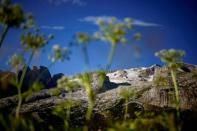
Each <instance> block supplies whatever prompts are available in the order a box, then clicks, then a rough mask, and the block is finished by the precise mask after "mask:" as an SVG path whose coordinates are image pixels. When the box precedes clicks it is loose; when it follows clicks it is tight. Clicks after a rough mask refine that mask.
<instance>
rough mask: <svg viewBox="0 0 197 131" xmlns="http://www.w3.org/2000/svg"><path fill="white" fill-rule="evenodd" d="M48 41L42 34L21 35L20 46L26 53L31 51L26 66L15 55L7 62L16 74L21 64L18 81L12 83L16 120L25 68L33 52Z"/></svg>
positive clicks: (21, 59) (20, 102)
mask: <svg viewBox="0 0 197 131" xmlns="http://www.w3.org/2000/svg"><path fill="white" fill-rule="evenodd" d="M50 39H51V38H50V37H46V36H44V35H42V34H39V32H36V33H32V32H30V33H27V34H23V35H22V36H21V44H22V45H23V47H24V49H25V50H26V51H28V50H31V54H30V56H29V59H28V62H27V64H23V61H24V60H23V58H22V56H19V55H16V54H14V55H13V56H12V57H11V59H10V60H9V62H8V63H9V64H10V65H11V67H12V68H15V69H16V71H17V72H18V68H19V66H20V65H22V64H23V67H22V68H23V70H22V75H21V77H20V79H19V80H17V79H16V80H17V81H16V82H15V83H14V84H15V86H16V87H17V91H18V104H17V107H16V114H15V115H16V118H19V112H20V107H21V104H22V94H21V87H22V84H23V81H24V78H25V74H26V71H27V67H28V66H29V65H30V63H31V61H32V59H33V56H34V54H35V52H36V51H38V50H39V49H40V48H42V47H44V46H45V45H46V44H47V43H48V42H49V40H50Z"/></svg>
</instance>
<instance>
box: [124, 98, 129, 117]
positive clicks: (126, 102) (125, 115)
mask: <svg viewBox="0 0 197 131" xmlns="http://www.w3.org/2000/svg"><path fill="white" fill-rule="evenodd" d="M125 104H126V105H125V114H124V120H126V119H127V114H128V99H127V98H126V99H125Z"/></svg>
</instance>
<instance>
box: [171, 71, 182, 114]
mask: <svg viewBox="0 0 197 131" xmlns="http://www.w3.org/2000/svg"><path fill="white" fill-rule="evenodd" d="M171 76H172V81H173V85H174V89H175V96H176V110H177V117H178V118H179V116H180V112H179V108H180V98H179V91H178V85H177V80H176V73H175V71H174V70H173V69H171Z"/></svg>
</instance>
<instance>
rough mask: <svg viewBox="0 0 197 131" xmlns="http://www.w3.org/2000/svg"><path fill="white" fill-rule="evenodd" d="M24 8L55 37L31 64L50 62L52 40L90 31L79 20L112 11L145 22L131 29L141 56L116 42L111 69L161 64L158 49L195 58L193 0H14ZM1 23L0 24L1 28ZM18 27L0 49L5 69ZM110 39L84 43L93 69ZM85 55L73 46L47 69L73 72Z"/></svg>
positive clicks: (196, 22) (195, 61)
mask: <svg viewBox="0 0 197 131" xmlns="http://www.w3.org/2000/svg"><path fill="white" fill-rule="evenodd" d="M13 2H16V3H20V4H21V5H22V6H23V8H24V10H25V11H27V12H32V14H33V15H34V16H35V18H36V21H37V24H38V25H39V26H40V27H41V30H42V31H43V32H45V33H46V34H51V33H52V34H54V35H55V39H54V40H52V41H51V42H50V43H49V45H48V46H47V47H46V48H44V49H43V51H42V53H40V54H39V55H38V56H39V57H38V56H36V57H35V58H34V60H33V63H32V65H36V66H39V65H45V66H47V65H49V64H50V62H49V60H47V57H48V53H49V52H50V51H51V47H52V45H53V44H56V43H58V44H60V45H61V46H68V44H69V42H70V41H71V40H72V37H73V36H74V34H75V33H76V32H79V31H85V32H89V33H91V32H94V31H96V30H97V26H95V25H94V24H92V23H88V22H84V21H83V22H82V21H80V20H81V19H83V20H84V18H87V17H99V16H115V17H117V18H118V19H123V18H124V17H131V18H134V19H135V20H138V21H139V22H144V23H146V24H147V26H142V25H140V24H139V25H136V27H135V28H134V31H136V32H141V34H142V40H141V41H140V42H137V43H135V44H138V45H139V46H140V49H141V57H140V58H138V59H136V58H135V57H134V53H133V49H132V48H131V44H128V45H119V46H118V48H117V50H116V54H115V58H114V61H113V64H112V69H123V68H131V67H139V66H150V65H152V64H156V63H158V64H161V62H160V60H159V59H158V58H156V57H155V56H154V52H155V51H158V50H160V49H169V48H175V49H183V50H185V51H186V53H187V55H186V57H185V58H184V61H185V62H187V63H192V64H197V59H196V56H197V46H196V44H197V39H196V34H197V15H196V12H197V2H196V0H13ZM0 29H1V28H0ZM20 33H21V31H20V30H16V29H12V30H10V32H9V33H8V36H7V38H6V40H5V42H4V44H3V47H2V48H1V49H0V69H7V68H8V66H7V65H6V61H7V59H8V57H9V56H10V55H12V54H13V53H15V52H20V51H21V50H20V41H19V39H20ZM109 47H110V44H108V43H103V42H92V43H90V45H89V47H88V53H89V58H90V68H91V70H95V69H99V68H101V67H104V65H105V64H106V62H107V55H108V51H109ZM84 69H85V68H84V58H83V54H82V51H81V49H80V48H79V47H74V48H72V54H71V59H70V60H69V61H65V62H63V63H57V64H56V65H55V66H53V67H52V68H51V69H50V71H51V72H52V74H55V73H59V72H62V73H64V74H67V75H73V74H76V73H79V72H83V71H84Z"/></svg>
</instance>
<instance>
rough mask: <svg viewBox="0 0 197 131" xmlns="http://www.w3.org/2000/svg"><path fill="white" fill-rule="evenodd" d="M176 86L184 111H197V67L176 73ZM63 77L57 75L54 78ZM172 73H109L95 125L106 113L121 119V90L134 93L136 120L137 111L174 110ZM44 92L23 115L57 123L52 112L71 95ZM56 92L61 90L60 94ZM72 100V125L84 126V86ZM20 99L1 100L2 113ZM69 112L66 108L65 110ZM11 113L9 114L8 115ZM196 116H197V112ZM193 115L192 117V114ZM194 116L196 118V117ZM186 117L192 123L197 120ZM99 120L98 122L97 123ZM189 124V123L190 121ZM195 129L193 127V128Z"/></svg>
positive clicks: (149, 70)
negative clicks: (36, 116)
mask: <svg viewBox="0 0 197 131" xmlns="http://www.w3.org/2000/svg"><path fill="white" fill-rule="evenodd" d="M176 74H177V83H178V86H179V94H180V110H181V112H185V111H186V112H187V111H190V112H195V113H196V112H197V66H196V65H190V64H184V65H183V67H182V68H180V69H178V70H177V71H176ZM60 76H61V75H57V76H54V78H53V79H56V78H59V77H60ZM171 79H172V78H171V75H170V71H169V70H168V68H166V67H161V66H159V65H153V66H151V67H148V68H145V67H142V68H131V69H125V70H117V71H113V72H109V73H107V75H106V80H105V81H104V82H103V88H104V90H99V91H97V90H96V100H95V105H94V109H93V120H92V122H96V123H97V122H98V123H99V122H102V121H104V120H105V119H107V118H106V116H105V115H103V113H104V112H109V113H110V119H114V120H117V119H121V118H122V116H123V112H124V108H125V105H126V104H125V103H124V102H125V99H124V98H123V97H122V96H121V95H120V92H121V91H122V90H127V91H130V92H133V94H134V95H132V96H130V97H129V100H128V103H127V105H128V107H129V110H128V111H129V114H130V116H131V117H134V111H141V112H145V111H168V110H175V109H176V105H175V102H174V101H175V91H174V87H173V84H172V80H171ZM97 86H98V76H97V74H93V75H92V87H93V88H97ZM52 90H53V91H54V89H45V90H43V91H41V92H38V93H35V94H33V96H32V97H30V98H29V99H28V100H27V101H25V102H24V103H23V105H22V107H21V110H20V113H21V114H24V115H25V114H30V113H36V114H37V115H38V116H39V118H40V119H42V120H43V121H44V122H45V124H47V123H50V124H51V123H52V124H55V123H56V124H57V123H58V119H55V117H54V115H52V113H51V111H52V110H53V109H54V108H55V107H56V106H57V105H58V104H60V103H62V102H65V100H67V99H68V93H67V92H64V93H65V94H64V97H62V95H61V92H62V91H63V90H62V89H58V88H57V89H55V90H56V93H53V91H52ZM57 90H58V91H59V92H58V93H57ZM69 96H70V97H71V99H72V100H73V101H74V102H76V103H78V104H77V105H75V106H73V107H72V109H71V124H73V125H72V126H77V125H81V124H83V123H84V121H85V112H86V110H87V106H88V101H87V95H86V92H85V90H84V88H83V87H81V88H79V89H78V90H76V91H74V92H72V93H71V94H69ZM16 103H17V97H16V96H12V97H8V98H4V99H0V110H2V111H4V110H6V111H8V110H7V109H9V111H10V109H11V111H12V112H14V111H15V108H14V107H15V105H16ZM64 110H65V111H66V109H64ZM6 113H8V112H6ZM196 114H197V113H196ZM191 116H192V115H191ZM193 116H194V115H193ZM184 118H185V119H186V120H187V121H189V120H191V121H194V120H197V117H194V119H188V117H187V116H184ZM98 120H99V121H98ZM188 123H189V122H188ZM192 126H193V125H192Z"/></svg>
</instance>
